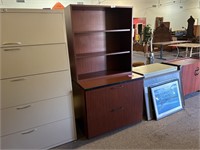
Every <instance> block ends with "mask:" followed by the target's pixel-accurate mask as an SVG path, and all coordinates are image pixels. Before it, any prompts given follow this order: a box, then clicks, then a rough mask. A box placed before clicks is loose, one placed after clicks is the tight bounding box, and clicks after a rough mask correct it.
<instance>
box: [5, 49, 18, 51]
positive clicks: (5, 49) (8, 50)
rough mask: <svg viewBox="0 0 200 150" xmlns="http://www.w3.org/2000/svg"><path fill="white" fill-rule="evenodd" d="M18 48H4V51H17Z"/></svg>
mask: <svg viewBox="0 0 200 150" xmlns="http://www.w3.org/2000/svg"><path fill="white" fill-rule="evenodd" d="M19 50H20V48H6V49H4V51H19Z"/></svg>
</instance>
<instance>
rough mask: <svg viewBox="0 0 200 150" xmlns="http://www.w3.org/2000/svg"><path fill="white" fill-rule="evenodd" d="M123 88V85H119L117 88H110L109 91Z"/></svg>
mask: <svg viewBox="0 0 200 150" xmlns="http://www.w3.org/2000/svg"><path fill="white" fill-rule="evenodd" d="M123 87H124V86H123V85H119V86H115V87H111V88H110V89H111V90H114V89H119V88H123Z"/></svg>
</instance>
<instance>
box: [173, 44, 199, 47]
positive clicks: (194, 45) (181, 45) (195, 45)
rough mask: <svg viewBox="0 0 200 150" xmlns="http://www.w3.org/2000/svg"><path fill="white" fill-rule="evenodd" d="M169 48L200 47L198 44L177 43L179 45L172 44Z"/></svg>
mask: <svg viewBox="0 0 200 150" xmlns="http://www.w3.org/2000/svg"><path fill="white" fill-rule="evenodd" d="M169 46H175V47H193V48H195V47H200V43H179V44H172V45H169Z"/></svg>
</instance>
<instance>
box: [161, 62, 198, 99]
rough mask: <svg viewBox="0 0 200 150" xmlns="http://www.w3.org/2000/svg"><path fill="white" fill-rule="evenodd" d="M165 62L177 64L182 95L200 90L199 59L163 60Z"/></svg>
mask: <svg viewBox="0 0 200 150" xmlns="http://www.w3.org/2000/svg"><path fill="white" fill-rule="evenodd" d="M163 63H165V64H170V65H175V66H178V67H179V69H180V70H181V80H182V86H183V95H184V96H185V95H187V94H190V93H193V92H196V91H199V90H200V84H199V83H200V60H199V59H192V58H183V59H176V60H171V61H166V62H163Z"/></svg>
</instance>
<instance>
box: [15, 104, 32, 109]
mask: <svg viewBox="0 0 200 150" xmlns="http://www.w3.org/2000/svg"><path fill="white" fill-rule="evenodd" d="M29 107H31V105H27V106H23V107H18V108H17V110H22V109H26V108H29Z"/></svg>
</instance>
